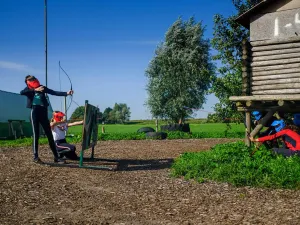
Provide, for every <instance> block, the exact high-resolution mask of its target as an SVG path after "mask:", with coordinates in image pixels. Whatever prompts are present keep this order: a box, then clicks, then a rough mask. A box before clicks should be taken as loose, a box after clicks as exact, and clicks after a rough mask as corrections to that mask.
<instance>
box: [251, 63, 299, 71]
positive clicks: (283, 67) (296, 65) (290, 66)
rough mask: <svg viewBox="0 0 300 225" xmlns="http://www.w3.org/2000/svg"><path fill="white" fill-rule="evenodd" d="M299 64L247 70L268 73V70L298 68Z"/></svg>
mask: <svg viewBox="0 0 300 225" xmlns="http://www.w3.org/2000/svg"><path fill="white" fill-rule="evenodd" d="M299 67H300V63H291V64H283V65H281V64H279V65H272V66H263V67H249V68H247V69H248V70H251V71H269V70H282V69H287V68H289V69H292V68H299Z"/></svg>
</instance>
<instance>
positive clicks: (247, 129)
mask: <svg viewBox="0 0 300 225" xmlns="http://www.w3.org/2000/svg"><path fill="white" fill-rule="evenodd" d="M245 117H246V132H245V144H246V146H248V147H250V145H251V142H250V139H249V137H248V133H250V132H251V114H250V112H246V115H245Z"/></svg>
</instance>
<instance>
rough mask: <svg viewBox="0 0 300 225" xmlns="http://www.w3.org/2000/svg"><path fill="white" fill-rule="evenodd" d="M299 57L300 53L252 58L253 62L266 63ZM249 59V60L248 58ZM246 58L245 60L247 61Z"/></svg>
mask: <svg viewBox="0 0 300 225" xmlns="http://www.w3.org/2000/svg"><path fill="white" fill-rule="evenodd" d="M298 57H300V53H299V52H297V53H288V54H281V55H264V56H256V57H253V61H254V62H258V61H268V60H282V59H292V58H298ZM249 59H250V58H249ZM249 59H248V58H247V60H249Z"/></svg>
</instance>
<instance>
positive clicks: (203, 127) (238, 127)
mask: <svg viewBox="0 0 300 225" xmlns="http://www.w3.org/2000/svg"><path fill="white" fill-rule="evenodd" d="M161 125H162V124H161ZM102 126H103V127H104V129H105V133H135V132H136V131H137V130H138V129H139V128H141V127H152V128H154V129H155V124H154V123H153V124H146V123H143V124H139V123H137V124H105V125H99V129H98V131H99V133H101V130H102ZM230 126H231V129H230V132H243V131H244V130H245V127H244V124H234V123H232V124H230ZM159 127H160V125H159ZM190 129H191V132H195V133H198V132H208V133H210V132H211V133H214V132H224V131H225V130H226V129H227V126H226V124H225V123H202V124H190ZM69 133H76V134H78V133H82V126H76V127H70V128H69Z"/></svg>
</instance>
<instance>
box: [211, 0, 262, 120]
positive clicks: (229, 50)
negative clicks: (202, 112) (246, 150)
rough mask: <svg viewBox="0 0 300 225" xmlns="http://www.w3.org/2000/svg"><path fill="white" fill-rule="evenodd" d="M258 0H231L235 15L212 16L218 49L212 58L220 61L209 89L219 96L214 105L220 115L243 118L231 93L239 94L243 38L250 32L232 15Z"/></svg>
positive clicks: (215, 42) (258, 0) (215, 46)
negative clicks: (234, 104)
mask: <svg viewBox="0 0 300 225" xmlns="http://www.w3.org/2000/svg"><path fill="white" fill-rule="evenodd" d="M260 1H261V0H233V1H232V2H233V4H234V6H235V8H236V10H237V14H236V15H232V16H229V17H228V18H225V17H224V16H222V15H220V14H216V15H215V16H214V37H213V39H212V41H211V44H212V47H213V48H214V49H216V50H217V51H218V53H217V54H216V55H215V56H213V59H214V60H218V61H220V63H221V64H222V65H221V67H219V68H218V74H217V76H216V77H215V78H214V80H213V85H212V89H211V92H212V93H214V94H215V96H216V97H217V98H218V99H219V103H217V104H216V105H215V107H214V109H215V112H216V116H218V117H219V118H233V119H240V120H242V117H243V115H242V114H240V113H238V112H237V111H236V110H235V108H234V107H232V106H233V105H232V102H230V101H229V97H230V96H239V95H241V93H242V60H241V57H242V44H241V43H242V41H243V40H244V39H248V38H249V31H248V30H247V29H246V28H244V27H242V26H241V25H239V24H238V23H237V22H236V21H235V18H236V17H237V16H238V15H240V14H242V13H244V12H245V11H246V10H248V9H249V8H251V6H252V5H254V4H256V3H258V2H260Z"/></svg>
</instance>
